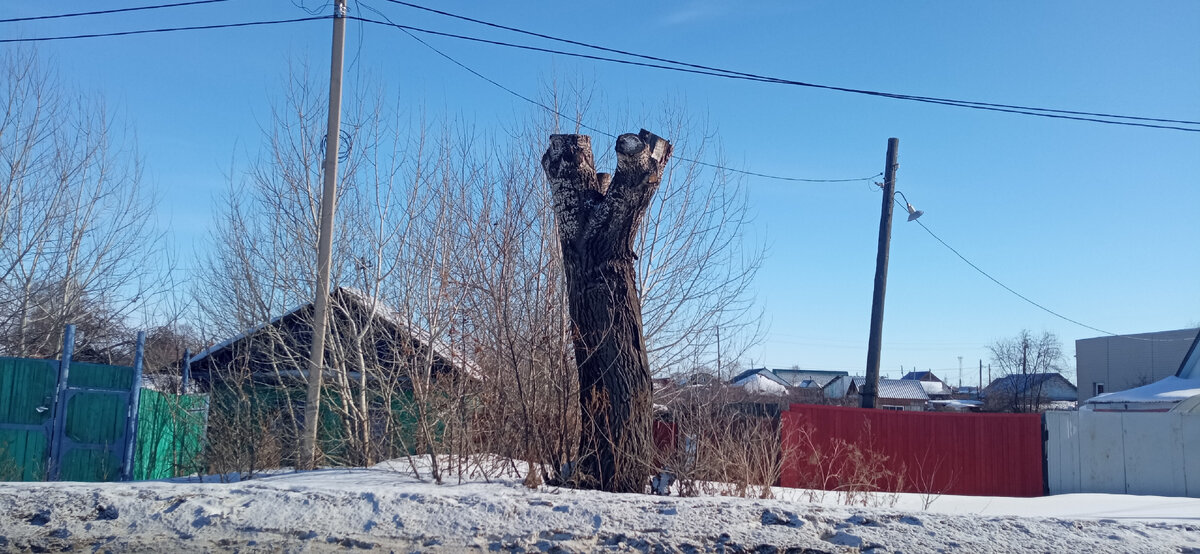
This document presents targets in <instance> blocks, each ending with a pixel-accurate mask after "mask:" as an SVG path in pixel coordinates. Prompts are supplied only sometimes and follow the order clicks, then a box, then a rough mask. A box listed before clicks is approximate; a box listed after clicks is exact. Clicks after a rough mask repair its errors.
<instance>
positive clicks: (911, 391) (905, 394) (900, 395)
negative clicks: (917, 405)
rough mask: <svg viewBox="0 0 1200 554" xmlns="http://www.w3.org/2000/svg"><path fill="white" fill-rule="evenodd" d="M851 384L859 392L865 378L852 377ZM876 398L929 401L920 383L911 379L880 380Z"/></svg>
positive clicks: (865, 381) (864, 382)
mask: <svg viewBox="0 0 1200 554" xmlns="http://www.w3.org/2000/svg"><path fill="white" fill-rule="evenodd" d="M853 382H854V388H855V389H856V390H860V391H861V390H862V387H863V385H865V384H866V383H867V378H866V377H854V378H853ZM877 397H878V398H895V399H898V400H929V395H928V394H925V388H924V387H922V386H921V382H920V381H913V380H911V379H880V380H879V391H878V394H877Z"/></svg>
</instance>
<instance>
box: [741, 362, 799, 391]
mask: <svg viewBox="0 0 1200 554" xmlns="http://www.w3.org/2000/svg"><path fill="white" fill-rule="evenodd" d="M755 375H758V376H762V377H765V378H767V379H770V380H771V381H774V382H775V383H776V384H778V385H780V386H783V387H786V386H788V385H789V384H790V383H788V382H787V381H784V380H783V379H782V378H781V377H779V376H778V375H776V374H775V372H774V371H771V370H769V369H767V368H765V367H760V368H756V369H747V370H746V371H743V372H741V373H739V374H737V375H735V376H734V377H733V379H730V380H729V382H730V383H733V384H734V385H737V386H741V385H742V384H744V383H745V382H746V380H747V379H750V378H751V377H754V376H755Z"/></svg>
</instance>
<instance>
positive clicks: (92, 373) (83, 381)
mask: <svg viewBox="0 0 1200 554" xmlns="http://www.w3.org/2000/svg"><path fill="white" fill-rule="evenodd" d="M54 363H55V364H57V363H58V362H54ZM67 384H68V385H70V386H71V387H75V388H88V389H105V390H118V391H127V390H129V389H131V388H133V368H132V367H126V366H119V365H104V364H89V363H85V362H75V361H72V362H71V373H70V375H68V376H67Z"/></svg>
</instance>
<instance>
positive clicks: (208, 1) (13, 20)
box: [0, 0, 229, 23]
mask: <svg viewBox="0 0 1200 554" xmlns="http://www.w3.org/2000/svg"><path fill="white" fill-rule="evenodd" d="M228 1H229V0H195V1H193V2H177V3H174V4H159V5H156V6H138V7H134V8H118V9H113V10H99V11H94V12H76V13H64V14H58V15H39V16H33V17H14V18H11V19H0V23H16V22H18V21H40V20H44V19H60V18H64V17H81V16H86V15H106V14H110V13H124V12H137V11H142V10H157V9H162V8H178V7H181V6H195V5H197V4H216V3H217V2H228Z"/></svg>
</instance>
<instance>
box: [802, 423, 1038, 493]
mask: <svg viewBox="0 0 1200 554" xmlns="http://www.w3.org/2000/svg"><path fill="white" fill-rule="evenodd" d="M780 432H781V435H782V438H781V440H782V448H783V474H782V477H781V479H780V484H781V485H783V486H785V487H802V488H821V489H826V490H836V489H839V488H841V489H846V488H848V487H852V486H856V485H858V486H862V483H861V482H854V481H853V480H854V479H861V478H862V476H863V474H864V473H865V472H863V471H861V470H862V469H870V468H872V467H874V468H876V469H882V471H872V472H870V473H872V474H874V475H884V477H883V478H882V479H881V480H880V482H877V483H874V484H873V486H877V487H879V489H880V490H888V491H894V492H917V493H937V494H962V495H978V496H1041V495H1042V494H1043V484H1044V482H1045V481H1044V476H1043V471H1042V460H1043V454H1042V425H1041V416H1040V415H1038V414H956V413H945V412H937V413H934V412H901V411H890V410H864V409H860V408H842V407H836V406H814V405H802V404H793V405H792V406H791V408H790V409H789V410H788V411H786V412H783V414H782V421H781V425H780ZM872 464H874V465H873V466H872ZM856 469H858V470H860V471H858V472H857V473H856V471H855V470H856Z"/></svg>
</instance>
